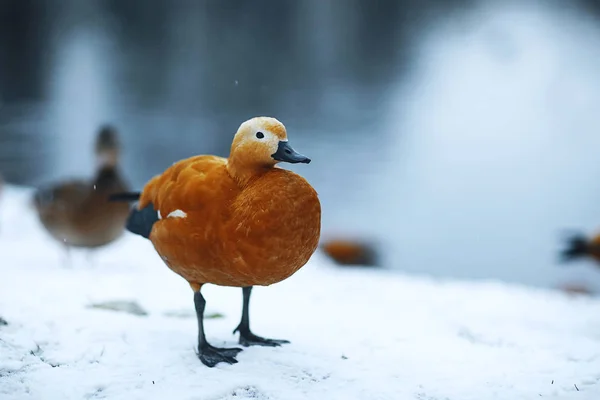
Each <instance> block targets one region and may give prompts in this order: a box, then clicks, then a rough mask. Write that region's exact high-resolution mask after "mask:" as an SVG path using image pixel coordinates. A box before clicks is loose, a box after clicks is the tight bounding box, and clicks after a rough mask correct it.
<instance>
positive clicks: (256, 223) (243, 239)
mask: <svg viewBox="0 0 600 400" xmlns="http://www.w3.org/2000/svg"><path fill="white" fill-rule="evenodd" d="M279 162H289V163H306V164H308V163H309V162H310V159H309V158H307V157H305V156H303V155H301V154H299V153H297V152H296V151H295V150H294V149H293V148H292V147H291V146H290V144H289V143H288V140H287V133H286V130H285V127H284V126H283V124H282V123H281V122H279V121H278V120H276V119H274V118H268V117H257V118H253V119H251V120H248V121H246V122H244V123H243V124H242V125H241V126H240V127H239V129H238V131H237V133H236V134H235V137H234V139H233V143H232V145H231V152H230V155H229V158H228V159H226V158H221V157H216V156H211V155H200V156H195V157H191V158H188V159H185V160H182V161H179V162H177V163H175V164H174V165H172V166H171V167H170V168H168V169H167V170H166V171H165V172H163V173H162V174H161V175H158V176H156V177H154V178H153V179H151V180H150V181H149V182H148V183H147V184H146V186H145V187H144V190H143V191H142V192H141V193H123V194H121V195H117V196H112V199H113V200H115V201H118V200H121V201H123V200H129V201H134V200H137V199H138V198H139V203H138V206H137V209H134V210H133V211H132V213H131V216H130V218H129V220H128V223H127V229H128V230H130V231H131V232H133V233H135V234H138V235H141V236H143V237H145V238H148V239H150V241H151V242H152V244H153V245H154V248H155V249H156V251H157V252H158V254H159V255H160V256H161V258H162V259H163V261H164V262H165V264H166V265H167V266H168V267H169V268H170V269H171V270H173V271H174V272H175V273H177V274H179V275H180V276H182V277H183V278H184V279H185V280H186V281H188V282H189V284H190V286H191V288H192V289H193V291H194V304H195V308H196V315H197V318H198V327H199V335H198V356H199V358H200V360H201V361H202V363H204V364H205V365H207V366H209V367H213V366H215V365H216V364H218V363H220V362H225V363H229V364H233V363H236V362H237V360H236V359H235V357H236V355H237V353H238V352H240V351H241V349H239V348H216V347H213V346H211V345H210V344H209V343H208V342H207V341H206V337H205V334H204V325H203V315H204V308H205V305H206V301H205V299H204V297H203V296H202V294H201V292H200V289H201V288H202V286H203V285H204V284H206V283H212V284H215V285H221V286H234V287H242V288H243V307H242V319H241V322H240V323H239V325H238V326H237V328H236V329H235V330H234V333H235V332H237V331H239V333H240V338H239V343H240V344H241V345H243V346H250V345H261V346H279V345H280V344H282V343H289V342H288V341H286V340H275V339H265V338H262V337H260V336H257V335H255V334H254V333H252V331H251V330H250V321H249V314H248V312H249V311H248V307H249V302H250V294H251V291H252V287H253V286H256V285H260V286H267V285H271V284H273V283H277V282H280V281H282V280H284V279H286V278H288V277H289V276H291V275H292V274H293V273H295V272H296V271H298V270H299V269H300V268H301V267H302V266H304V265H305V264H306V262H307V261H308V260H309V258H310V257H311V255H312V254H313V253H314V252H315V250H316V248H317V245H318V242H319V236H320V229H321V206H320V203H319V199H318V197H317V193H316V192H315V190H314V189H313V188H312V186H311V185H310V184H309V183H308V182H307V181H306V180H305V179H304V178H302V177H301V176H299V175H297V174H295V173H293V172H291V171H288V170H285V169H282V168H279V167H277V166H276V164H277V163H279Z"/></svg>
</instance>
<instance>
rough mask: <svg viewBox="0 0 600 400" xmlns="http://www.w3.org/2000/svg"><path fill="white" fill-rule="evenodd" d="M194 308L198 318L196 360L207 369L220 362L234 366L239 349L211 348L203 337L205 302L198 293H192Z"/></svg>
mask: <svg viewBox="0 0 600 400" xmlns="http://www.w3.org/2000/svg"><path fill="white" fill-rule="evenodd" d="M194 306H196V317H197V318H198V358H200V361H202V363H203V364H204V365H206V366H208V367H214V366H215V365H217V364H218V363H220V362H225V363H228V364H235V363H237V360H236V359H235V356H236V355H237V354H238V353H239V352H240V351H242V349H239V348H231V349H221V348H218V347H213V346H211V345H210V344H209V343H208V342H207V341H206V336H205V335H204V308H205V307H206V300H204V296H202V293H200V291H197V292H195V293H194Z"/></svg>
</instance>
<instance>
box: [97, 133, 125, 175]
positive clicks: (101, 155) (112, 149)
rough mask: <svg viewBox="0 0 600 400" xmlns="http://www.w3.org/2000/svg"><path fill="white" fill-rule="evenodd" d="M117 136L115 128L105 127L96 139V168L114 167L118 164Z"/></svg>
mask: <svg viewBox="0 0 600 400" xmlns="http://www.w3.org/2000/svg"><path fill="white" fill-rule="evenodd" d="M119 150H120V146H119V136H118V134H117V131H116V130H115V128H113V127H112V126H110V125H105V126H103V127H102V128H100V132H98V137H97V138H96V159H97V163H98V167H115V166H116V165H117V163H118V162H119V152H120V151H119Z"/></svg>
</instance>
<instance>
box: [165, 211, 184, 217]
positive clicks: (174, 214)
mask: <svg viewBox="0 0 600 400" xmlns="http://www.w3.org/2000/svg"><path fill="white" fill-rule="evenodd" d="M185 217H187V214H186V213H185V211H181V210H175V211H171V212H170V213H169V215H167V218H185Z"/></svg>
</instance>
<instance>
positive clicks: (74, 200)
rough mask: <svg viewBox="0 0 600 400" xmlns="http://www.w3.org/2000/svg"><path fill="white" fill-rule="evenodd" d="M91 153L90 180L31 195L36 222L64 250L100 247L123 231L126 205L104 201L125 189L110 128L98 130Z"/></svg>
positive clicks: (113, 134) (127, 214)
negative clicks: (94, 166) (92, 173)
mask: <svg viewBox="0 0 600 400" xmlns="http://www.w3.org/2000/svg"><path fill="white" fill-rule="evenodd" d="M95 152H96V163H97V172H96V176H95V177H94V179H92V180H88V181H86V180H79V179H76V180H69V181H65V182H61V183H58V184H55V185H51V186H49V187H46V188H42V189H39V190H37V192H36V193H35V195H34V198H33V204H34V206H35V209H36V211H37V214H38V217H39V219H40V222H41V223H42V225H43V226H44V228H45V229H46V230H47V231H48V233H50V235H51V236H52V237H53V238H54V239H56V240H57V241H58V242H60V243H63V244H64V246H65V247H66V249H67V250H68V249H69V248H70V247H81V248H97V247H100V246H104V245H106V244H109V243H111V242H112V241H114V240H116V239H117V238H118V237H120V236H121V235H122V233H123V232H124V231H125V223H126V222H127V218H128V216H129V211H130V210H129V207H128V206H127V204H115V203H111V202H109V201H108V196H109V195H111V194H113V193H118V192H123V191H125V190H128V188H127V186H126V184H125V182H124V181H123V179H122V178H121V174H120V172H119V168H118V162H119V152H120V146H119V139H118V136H117V132H116V131H115V129H114V128H112V127H111V126H103V127H102V128H101V129H100V132H99V133H98V136H97V138H96V144H95Z"/></svg>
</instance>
